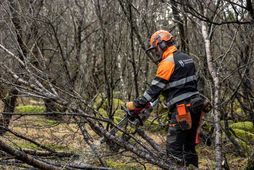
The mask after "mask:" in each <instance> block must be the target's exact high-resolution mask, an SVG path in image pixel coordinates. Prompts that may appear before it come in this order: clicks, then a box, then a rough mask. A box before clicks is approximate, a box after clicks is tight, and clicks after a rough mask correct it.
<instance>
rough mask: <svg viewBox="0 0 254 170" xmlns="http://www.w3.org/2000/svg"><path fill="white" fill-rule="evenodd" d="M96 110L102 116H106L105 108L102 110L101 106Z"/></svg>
mask: <svg viewBox="0 0 254 170" xmlns="http://www.w3.org/2000/svg"><path fill="white" fill-rule="evenodd" d="M98 112H99V113H100V114H101V115H102V116H103V117H108V113H107V112H106V110H104V109H103V108H100V109H99V110H98Z"/></svg>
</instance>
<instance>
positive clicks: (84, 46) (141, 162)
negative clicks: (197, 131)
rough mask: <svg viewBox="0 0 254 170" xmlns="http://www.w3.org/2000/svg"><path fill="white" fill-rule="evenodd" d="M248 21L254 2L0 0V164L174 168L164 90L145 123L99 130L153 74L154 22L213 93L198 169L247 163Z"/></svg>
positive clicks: (252, 45)
mask: <svg viewBox="0 0 254 170" xmlns="http://www.w3.org/2000/svg"><path fill="white" fill-rule="evenodd" d="M253 26H254V1H253V0H240V1H237V0H203V1H202V0H157V1H156V0H139V1H134V0H1V1H0V98H1V101H0V111H1V119H0V135H1V137H0V150H1V151H0V154H1V159H0V166H1V169H2V168H9V169H29V168H30V169H34V168H39V169H88V168H90V169H160V168H161V169H179V168H177V166H176V165H175V164H174V163H173V162H172V161H169V160H167V157H166V156H165V138H166V135H167V127H168V126H167V122H168V111H167V109H166V108H165V105H164V104H163V98H161V100H160V102H159V104H158V106H157V107H156V108H155V109H154V110H153V113H152V114H151V116H150V118H149V120H147V122H145V125H144V126H142V127H139V128H138V129H135V128H134V127H125V128H120V129H119V132H118V133H117V134H116V135H115V136H114V135H111V134H110V133H108V131H109V130H110V129H112V128H113V127H116V124H117V123H118V122H119V120H120V119H121V118H122V117H123V116H124V113H123V112H122V111H121V108H120V107H121V106H122V105H124V103H125V102H127V101H130V100H133V99H134V98H136V97H139V96H141V95H142V94H143V92H144V91H145V89H146V88H147V87H148V85H149V84H150V82H151V80H152V78H153V77H154V75H155V71H156V64H154V63H153V61H152V60H151V59H150V58H151V54H148V53H145V49H146V42H147V40H148V39H149V37H150V36H151V34H152V33H153V32H155V31H157V30H159V29H165V30H169V31H170V32H171V33H172V34H173V36H174V37H175V39H176V42H177V44H176V45H177V48H178V49H179V50H181V51H183V52H185V53H187V54H189V55H191V56H192V57H193V58H194V60H195V62H196V66H197V76H198V84H199V90H200V92H202V93H203V94H205V95H206V96H207V97H208V98H209V99H210V100H211V101H212V105H213V109H212V111H211V112H210V113H208V114H207V115H206V117H205V120H204V123H203V127H202V136H201V137H202V143H201V144H200V145H199V146H198V147H199V157H200V169H218V170H220V169H227V170H228V169H249V170H250V169H254V150H253V148H254V127H253V123H254V113H253V112H254V105H253V102H254V86H253V85H254V82H253V80H254V76H253V67H254V66H253V62H254V58H253V55H254V41H253V40H254V29H253V28H254V27H253ZM134 130H135V131H136V133H135V134H134V133H133V131H134ZM126 135H128V137H129V138H130V139H129V140H125V138H124V137H123V136H126ZM102 137H104V138H106V139H107V141H108V142H107V143H105V144H100V142H99V141H100V139H101V138H102Z"/></svg>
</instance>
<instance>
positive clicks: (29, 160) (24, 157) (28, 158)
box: [0, 140, 62, 170]
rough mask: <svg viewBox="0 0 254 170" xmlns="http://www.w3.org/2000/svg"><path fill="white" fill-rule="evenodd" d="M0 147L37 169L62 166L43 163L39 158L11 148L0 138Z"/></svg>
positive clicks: (51, 168) (52, 168)
mask: <svg viewBox="0 0 254 170" xmlns="http://www.w3.org/2000/svg"><path fill="white" fill-rule="evenodd" d="M0 149H1V150H3V151H4V152H6V153H8V154H10V155H12V156H14V157H15V158H16V159H18V160H21V161H23V162H25V163H27V164H29V165H32V166H34V167H36V168H39V169H47V170H60V169H62V168H60V167H56V166H53V165H50V164H47V163H44V162H42V161H40V160H37V159H35V158H33V157H32V156H31V155H28V154H26V153H24V152H22V151H19V150H16V149H14V148H12V147H11V146H9V145H7V144H6V143H4V142H3V141H2V140H0Z"/></svg>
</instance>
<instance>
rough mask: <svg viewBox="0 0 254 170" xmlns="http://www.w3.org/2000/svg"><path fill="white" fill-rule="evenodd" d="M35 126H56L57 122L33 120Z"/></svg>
mask: <svg viewBox="0 0 254 170" xmlns="http://www.w3.org/2000/svg"><path fill="white" fill-rule="evenodd" d="M34 123H35V124H36V125H37V126H38V125H39V126H53V125H56V124H58V123H59V122H58V121H56V120H52V119H43V118H41V119H37V120H35V122H34Z"/></svg>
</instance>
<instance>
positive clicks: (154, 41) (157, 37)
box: [146, 30, 174, 51]
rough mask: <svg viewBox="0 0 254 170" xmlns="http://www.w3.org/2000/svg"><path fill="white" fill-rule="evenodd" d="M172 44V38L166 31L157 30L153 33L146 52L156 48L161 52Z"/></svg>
mask: <svg viewBox="0 0 254 170" xmlns="http://www.w3.org/2000/svg"><path fill="white" fill-rule="evenodd" d="M173 44H174V37H173V36H172V34H170V33H169V32H168V31H166V30H159V31H156V32H155V33H153V35H152V36H151V38H150V41H149V45H150V46H149V48H148V49H147V50H146V51H150V50H152V49H154V48H156V47H158V46H159V47H160V48H161V49H162V50H163V51H164V50H166V49H167V47H169V46H170V45H173Z"/></svg>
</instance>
